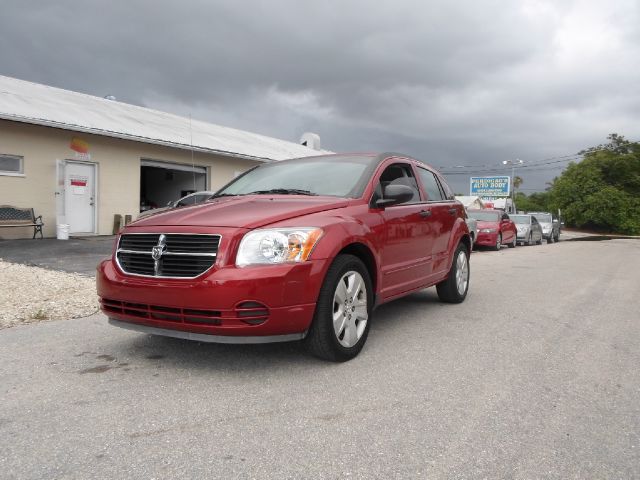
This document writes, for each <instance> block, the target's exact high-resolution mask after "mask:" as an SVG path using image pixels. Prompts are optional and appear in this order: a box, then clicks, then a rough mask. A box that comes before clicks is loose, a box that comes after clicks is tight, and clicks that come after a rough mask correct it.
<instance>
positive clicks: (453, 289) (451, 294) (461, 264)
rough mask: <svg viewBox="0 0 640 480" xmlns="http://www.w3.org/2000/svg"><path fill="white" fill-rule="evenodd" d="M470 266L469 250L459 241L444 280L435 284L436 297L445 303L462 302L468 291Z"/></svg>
mask: <svg viewBox="0 0 640 480" xmlns="http://www.w3.org/2000/svg"><path fill="white" fill-rule="evenodd" d="M470 278H471V268H470V265H469V251H468V250H467V246H466V245H465V244H464V243H462V242H460V243H459V244H458V247H457V248H456V251H455V253H454V255H453V261H452V262H451V269H449V275H448V276H447V279H446V280H443V281H442V282H440V283H438V284H437V285H436V290H437V292H438V298H440V301H442V302H446V303H462V302H463V301H464V299H465V298H466V297H467V292H468V291H469V280H470Z"/></svg>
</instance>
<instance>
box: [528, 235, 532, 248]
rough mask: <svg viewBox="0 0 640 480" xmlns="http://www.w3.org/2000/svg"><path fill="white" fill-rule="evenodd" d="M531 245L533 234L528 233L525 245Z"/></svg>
mask: <svg viewBox="0 0 640 480" xmlns="http://www.w3.org/2000/svg"><path fill="white" fill-rule="evenodd" d="M531 245H533V234H532V233H529V238H528V239H527V246H531Z"/></svg>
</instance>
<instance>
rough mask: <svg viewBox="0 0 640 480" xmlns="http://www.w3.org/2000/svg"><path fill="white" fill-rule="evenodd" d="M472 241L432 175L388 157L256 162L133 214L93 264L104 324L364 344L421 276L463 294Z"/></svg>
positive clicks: (228, 338)
mask: <svg viewBox="0 0 640 480" xmlns="http://www.w3.org/2000/svg"><path fill="white" fill-rule="evenodd" d="M470 251H471V239H470V237H469V231H468V229H467V225H466V223H465V215H464V207H463V206H462V204H461V203H460V202H458V201H456V200H455V199H454V196H453V192H452V191H451V189H450V188H449V186H448V185H447V184H446V182H445V181H444V179H443V178H442V177H441V176H440V174H439V173H438V172H437V171H435V170H434V169H432V168H431V167H429V166H427V165H426V164H424V163H422V162H420V161H418V160H415V159H412V158H409V157H405V156H402V155H397V154H381V155H374V154H370V155H366V154H353V155H328V156H318V157H312V158H301V159H295V160H286V161H281V162H274V163H269V164H264V165H261V166H259V167H257V168H255V169H252V170H250V171H248V172H246V173H245V174H243V175H241V176H239V177H237V178H236V179H234V180H233V181H232V182H231V183H229V184H228V185H227V186H225V187H223V188H222V189H221V190H220V191H219V192H217V193H216V195H215V196H214V198H213V199H212V200H210V201H208V202H205V203H203V204H199V205H194V206H191V207H182V208H179V209H175V210H168V211H166V212H162V213H159V214H157V215H152V216H149V217H145V218H142V219H140V220H138V221H136V222H134V223H131V224H129V225H127V226H126V227H125V228H124V229H123V230H122V231H121V232H120V234H119V235H118V237H117V239H116V248H115V249H114V254H113V257H112V258H111V259H108V260H105V261H103V262H102V263H100V265H99V266H98V275H97V289H98V295H99V297H100V302H101V307H102V310H103V311H104V313H105V314H106V315H107V316H108V317H109V319H110V323H112V324H113V325H117V326H120V327H124V328H129V329H132V330H137V331H141V332H146V333H151V334H156V335H166V336H171V337H179V338H185V339H192V340H198V341H204V342H222V343H265V342H281V341H290V340H304V342H305V343H306V345H307V347H308V348H309V350H310V351H311V352H312V353H314V354H316V355H318V356H320V357H322V358H325V359H329V360H334V361H344V360H348V359H350V358H353V357H354V356H356V355H357V354H358V353H359V352H360V350H361V349H362V347H363V345H364V343H365V341H366V338H367V335H368V333H369V327H370V325H371V322H370V320H371V315H372V313H373V309H374V307H375V306H378V305H380V304H383V303H386V302H389V301H391V300H394V299H397V298H400V297H403V296H405V295H408V294H410V293H411V292H415V291H418V290H421V289H424V288H427V287H430V286H432V285H435V286H436V289H437V293H438V296H439V297H440V299H441V300H442V301H444V302H450V303H460V302H462V301H464V299H465V297H466V295H467V290H468V288H469V278H470V276H469V271H470V270H469V256H470Z"/></svg>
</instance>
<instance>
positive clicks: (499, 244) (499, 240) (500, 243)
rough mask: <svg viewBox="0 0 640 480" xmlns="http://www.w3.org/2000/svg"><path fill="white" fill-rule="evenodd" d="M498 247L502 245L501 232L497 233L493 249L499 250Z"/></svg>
mask: <svg viewBox="0 0 640 480" xmlns="http://www.w3.org/2000/svg"><path fill="white" fill-rule="evenodd" d="M500 247H502V234H501V233H499V234H498V237H497V238H496V244H495V245H494V247H493V249H494V250H496V251H500Z"/></svg>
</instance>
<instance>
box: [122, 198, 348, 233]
mask: <svg viewBox="0 0 640 480" xmlns="http://www.w3.org/2000/svg"><path fill="white" fill-rule="evenodd" d="M348 204H349V200H348V199H344V198H336V197H315V196H313V197H311V196H302V195H243V196H237V197H223V198H219V199H215V200H211V201H208V202H205V203H201V204H199V205H194V206H191V207H182V208H177V209H173V210H169V211H167V212H163V213H158V214H156V215H150V216H148V217H143V218H141V219H139V220H137V221H135V222H134V223H131V224H130V225H131V226H135V227H152V226H170V225H171V226H174V225H180V226H199V227H202V226H205V227H206V226H211V227H235V228H249V229H251V228H258V227H262V226H265V225H269V224H272V223H275V222H280V221H282V220H287V219H290V218H294V217H299V216H302V215H309V214H311V213H318V212H323V211H326V210H333V209H335V208H340V207H344V206H346V205H348Z"/></svg>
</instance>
